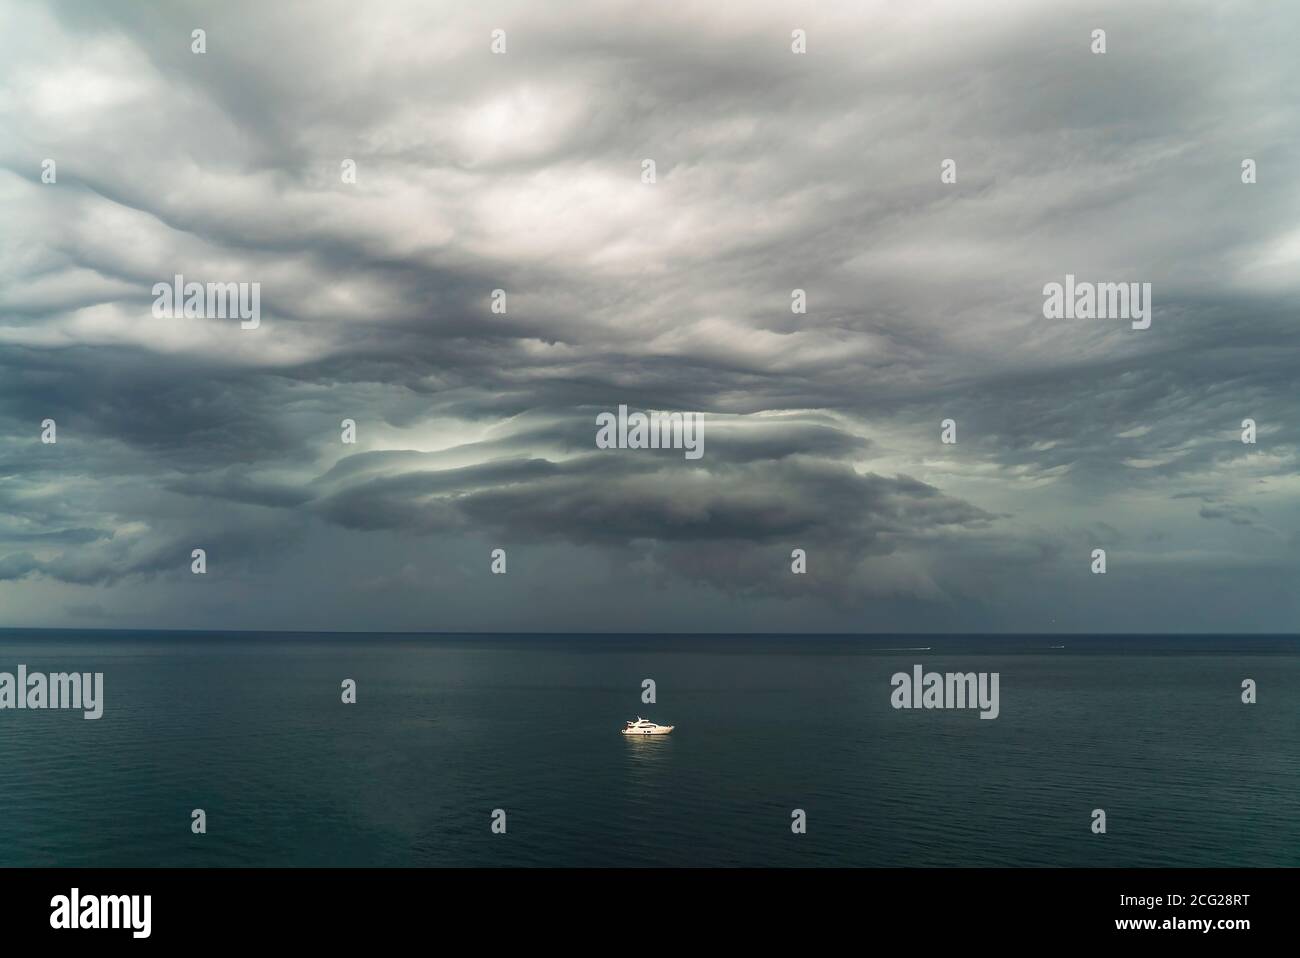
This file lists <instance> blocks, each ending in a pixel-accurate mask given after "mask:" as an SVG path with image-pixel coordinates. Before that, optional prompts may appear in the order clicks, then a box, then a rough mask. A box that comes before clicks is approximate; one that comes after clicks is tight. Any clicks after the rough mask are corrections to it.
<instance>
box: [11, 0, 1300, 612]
mask: <svg viewBox="0 0 1300 958" xmlns="http://www.w3.org/2000/svg"><path fill="white" fill-rule="evenodd" d="M196 29H201V30H203V31H204V35H203V39H204V44H205V46H204V52H201V53H199V52H195V51H194V45H195V42H196V41H195V39H194V35H193V31H194V30H196ZM1098 29H1100V30H1104V31H1105V45H1106V49H1105V52H1104V53H1098V52H1094V47H1095V46H1096V40H1095V39H1094V31H1095V30H1098ZM496 30H501V31H504V34H503V39H504V45H505V46H504V52H503V53H499V52H494V50H493V44H494V40H493V31H496ZM796 30H801V31H803V34H802V36H803V37H804V38H805V41H804V42H805V49H806V52H804V53H796V52H795V51H794V49H792V47H793V46H794V45H796V43H797V41H796V40H795V39H793V31H796ZM1297 35H1300V6H1296V5H1294V4H1276V3H1247V2H1241V3H1208V2H1178V3H1143V4H1131V3H1127V2H1123V3H1110V4H1108V3H1087V4H1084V3H1074V2H1053V3H1042V2H1034V3H1022V2H1006V0H1002V2H980V3H970V2H966V0H961V2H915V3H895V2H888V3H873V2H863V0H854V2H842V3H839V2H824V0H823V2H815V3H814V2H784V3H778V2H770V0H744V2H740V0H734V2H733V0H718V2H709V3H672V4H666V3H665V4H658V3H651V4H647V3H644V2H636V3H631V2H620V0H601V2H585V0H578V2H572V3H567V2H566V3H564V4H555V3H540V2H529V3H500V2H493V0H482V2H476V3H473V4H450V3H436V2H426V0H420V2H393V0H386V2H383V3H374V4H360V3H354V2H338V0H325V2H312V3H276V4H267V3H261V2H256V3H246V2H225V3H221V4H211V3H208V4H197V3H184V2H178V3H168V4H165V5H162V4H153V3H147V4H146V3H114V4H103V3H99V2H80V3H70V2H43V3H36V2H23V0H0V627H51V628H115V629H128V628H158V629H288V630H318V629H335V630H358V631H382V630H415V631H561V630H582V631H633V632H646V631H667V632H695V631H699V632H749V631H790V632H800V631H808V632H817V631H831V632H907V631H915V632H1018V631H1038V632H1200V631H1210V632H1216V631H1217V632H1237V631H1241V632H1245V631H1262V632H1292V631H1295V630H1296V629H1297V626H1298V625H1300V590H1298V589H1297V583H1298V582H1300V477H1298V476H1297V447H1298V444H1300V400H1298V392H1297V383H1298V382H1300V185H1298V182H1300V181H1298V180H1297V169H1298V166H1300V58H1297V57H1296V56H1295V46H1294V38H1295V37H1296V36H1297ZM497 36H498V38H500V37H502V35H500V34H499V35H497ZM499 45H500V44H499V43H498V46H499ZM1247 159H1249V160H1252V161H1254V168H1255V170H1256V174H1255V177H1256V179H1255V182H1253V183H1246V182H1243V161H1245V160H1247ZM47 160H53V161H54V167H53V171H54V176H53V182H46V181H45V179H47V178H48V177H47V176H45V171H46V169H47V167H46V161H47ZM646 160H653V161H654V178H653V182H649V181H647V175H646V169H647V166H646V164H645V161H646ZM946 160H951V161H952V164H953V165H952V166H951V167H950V169H951V170H952V171H953V172H954V173H955V175H951V176H948V177H945V176H944V175H943V172H944V162H945V161H946ZM347 161H351V164H354V166H355V182H352V181H349V180H348V177H347V175H346V169H347ZM945 179H946V180H949V181H947V182H945ZM177 274H180V275H182V276H183V277H184V278H185V280H186V281H196V282H200V283H209V282H222V283H225V282H231V283H249V284H251V283H257V284H259V289H260V322H259V325H258V326H257V327H256V328H242V325H241V323H240V322H239V320H238V319H232V318H229V317H226V318H222V317H216V316H189V317H186V316H183V315H180V316H162V317H159V316H157V315H155V312H156V311H155V310H154V308H153V307H154V303H155V294H154V291H153V288H154V284H156V283H159V282H163V283H171V282H172V278H173V276H175V275H177ZM1067 274H1069V275H1073V276H1075V277H1077V278H1078V280H1080V281H1090V282H1096V283H1109V282H1115V283H1139V284H1142V283H1150V284H1151V303H1152V314H1151V324H1150V327H1149V328H1147V329H1135V328H1133V325H1132V324H1131V323H1130V322H1128V321H1127V320H1125V319H1115V318H1105V319H1103V318H1073V319H1063V318H1047V317H1046V316H1045V315H1044V299H1045V294H1044V287H1045V286H1046V285H1047V284H1050V283H1053V282H1058V283H1064V282H1065V278H1066V276H1067ZM498 289H499V290H503V291H504V292H505V297H506V298H505V304H506V305H505V312H499V311H494V310H493V291H494V290H498ZM794 290H803V291H804V296H805V298H806V312H802V313H800V312H795V311H794V309H793V308H792V302H793V300H792V291H794ZM620 405H625V406H627V407H628V408H629V409H630V410H632V411H638V410H641V411H646V410H676V411H682V412H690V413H699V414H701V415H702V416H703V418H704V423H705V433H704V454H703V455H702V456H701V457H700V458H698V459H688V458H686V457H685V456H684V455H683V453H682V451H681V450H675V449H633V448H614V449H602V448H598V447H597V444H596V442H595V438H596V432H597V426H596V421H597V416H599V415H600V414H601V413H602V412H609V411H617V409H618V407H619V406H620ZM47 419H52V420H54V422H55V424H56V434H55V438H56V441H55V442H53V443H50V442H44V441H42V433H43V426H42V423H43V422H44V421H45V420H47ZM345 419H350V420H352V421H353V422H355V424H356V429H355V440H356V441H355V442H354V443H347V442H344V441H343V431H342V422H343V420H345ZM1246 419H1252V420H1254V421H1255V423H1256V442H1254V443H1253V444H1248V443H1244V442H1243V441H1242V432H1243V426H1242V424H1243V421H1244V420H1246ZM945 420H951V421H952V423H953V426H952V429H951V430H950V431H949V432H950V435H949V436H948V438H953V437H954V435H953V434H954V433H955V440H956V441H955V442H944V441H943V439H944V436H943V427H942V424H943V423H944V421H945ZM199 548H201V549H203V550H204V553H205V556H206V572H205V573H203V574H195V573H194V571H193V566H192V558H191V557H192V555H193V550H194V549H199ZM495 549H501V550H504V552H505V555H506V572H505V574H494V573H493V571H492V558H491V554H492V552H493V550H495ZM796 549H801V550H803V554H804V555H805V556H806V570H807V571H806V572H803V573H796V572H794V571H793V568H792V565H793V560H792V554H793V550H796ZM1097 549H1102V550H1104V552H1105V562H1106V571H1105V573H1104V574H1098V573H1096V572H1094V571H1093V570H1094V568H1095V567H1096V561H1095V559H1094V550H1097Z"/></svg>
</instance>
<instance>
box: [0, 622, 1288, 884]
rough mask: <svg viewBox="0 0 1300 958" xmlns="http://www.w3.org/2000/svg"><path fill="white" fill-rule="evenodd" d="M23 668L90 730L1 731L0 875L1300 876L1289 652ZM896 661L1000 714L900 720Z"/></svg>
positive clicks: (73, 724)
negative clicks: (1038, 871)
mask: <svg viewBox="0 0 1300 958" xmlns="http://www.w3.org/2000/svg"><path fill="white" fill-rule="evenodd" d="M1057 645H1064V646H1065V648H1063V649H1054V648H1051V647H1052V646H1057ZM920 647H928V648H925V649H924V650H921V648H920ZM20 663H21V664H25V665H26V666H27V667H28V670H29V671H41V672H57V671H72V670H75V671H100V672H103V673H104V683H105V696H104V697H105V709H104V717H103V718H102V719H100V720H99V721H85V720H84V719H83V718H82V716H81V713H80V712H54V711H15V710H0V866H10V865H90V866H98V865H116V866H131V865H134V866H158V865H182V866H224V865H277V866H286V865H295V866H312V865H321V866H334V865H396V866H437V865H455V866H464V865H552V866H579V865H760V866H761V865H781V866H789V865H869V866H891V865H898V866H918V865H956V866H996V865H1034V866H1058V865H1083V866H1100V865H1173V866H1180V865H1224V866H1235V865H1246V866H1259V865H1297V864H1300V641H1298V640H1297V639H1296V638H1295V637H1283V638H1274V637H1261V636H1242V637H1233V636H1204V637H1202V636H1198V637H1188V638H1173V637H1158V638H1153V637H1138V636H1133V637H1125V636H1107V637H1088V636H971V637H953V636H945V637H929V636H919V637H918V636H895V637H889V636H872V637H814V636H770V637H756V636H641V635H636V636H599V635H589V636H587V635H584V636H573V637H559V636H522V635H521V636H410V635H381V634H376V635H355V634H352V635H337V636H336V635H307V634H304V635H285V634H257V633H240V634H231V635H216V634H212V635H209V634H194V633H175V634H169V633H74V632H24V631H21V630H9V631H0V671H5V672H14V671H16V668H17V666H18V665H19V664H20ZM915 663H920V664H922V665H923V666H924V667H925V669H926V670H927V671H930V670H934V671H940V672H943V671H962V672H967V671H977V672H994V671H996V672H999V673H1000V674H1001V681H1000V699H1001V702H1000V705H1001V715H1000V717H999V718H997V719H996V720H995V721H987V720H985V721H981V720H979V718H978V713H977V712H976V711H974V710H971V711H958V710H952V711H940V710H928V711H923V710H916V711H896V710H894V709H893V708H891V707H890V703H889V699H890V692H891V687H890V676H891V675H892V674H893V673H895V672H899V671H903V672H909V673H910V671H911V668H912V666H913V664H915ZM347 678H350V679H355V680H356V682H357V687H358V701H357V704H355V705H344V704H342V703H341V701H340V694H341V693H340V683H341V682H342V681H343V680H344V679H347ZM646 678H651V679H654V680H655V682H656V683H657V697H658V702H657V703H656V704H654V705H645V704H642V702H641V682H642V680H643V679H646ZM1245 678H1251V679H1254V680H1255V681H1256V682H1257V683H1258V686H1259V701H1258V704H1255V705H1244V704H1242V702H1241V682H1242V680H1243V679H1245ZM638 714H640V715H643V716H645V717H646V718H648V719H651V720H652V721H656V722H660V723H663V724H673V725H676V726H677V728H676V731H675V732H674V733H673V734H672V735H669V736H666V737H660V738H653V739H636V740H627V739H625V738H624V737H623V736H621V735H619V734H618V732H619V729H620V728H621V727H622V725H623V723H624V721H626V720H628V719H631V718H634V717H635V716H637V715H638ZM195 808H202V809H204V810H205V811H206V812H207V820H208V833H207V834H206V835H194V834H191V831H190V812H191V810H192V809H195ZM496 808H501V809H504V810H505V811H506V815H507V819H506V821H507V833H506V834H505V835H494V834H492V832H491V830H490V827H489V826H490V823H491V814H492V810H493V809H496ZM795 808H801V809H804V810H805V811H806V812H807V818H808V833H807V834H806V835H795V834H792V833H791V830H790V821H791V819H790V814H791V810H792V809H795ZM1094 808H1102V809H1105V811H1106V815H1107V834H1106V835H1100V836H1099V835H1094V834H1092V832H1091V831H1090V828H1089V825H1090V822H1091V817H1090V813H1091V811H1092V809H1094Z"/></svg>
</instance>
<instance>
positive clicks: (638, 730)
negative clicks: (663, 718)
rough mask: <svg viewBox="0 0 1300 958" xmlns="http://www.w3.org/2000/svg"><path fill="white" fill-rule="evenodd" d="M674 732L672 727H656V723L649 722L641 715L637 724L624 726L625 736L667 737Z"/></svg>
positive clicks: (630, 723) (629, 723)
mask: <svg viewBox="0 0 1300 958" xmlns="http://www.w3.org/2000/svg"><path fill="white" fill-rule="evenodd" d="M672 730H673V727H672V726H671V725H655V723H654V722H648V721H646V720H645V719H643V718H642V717H641V716H639V715H638V716H637V717H636V721H635V722H628V723H626V724H625V725H624V726H623V734H624V735H667V734H668V733H669V732H671V731H672Z"/></svg>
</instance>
